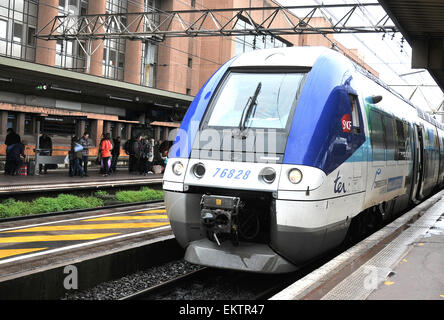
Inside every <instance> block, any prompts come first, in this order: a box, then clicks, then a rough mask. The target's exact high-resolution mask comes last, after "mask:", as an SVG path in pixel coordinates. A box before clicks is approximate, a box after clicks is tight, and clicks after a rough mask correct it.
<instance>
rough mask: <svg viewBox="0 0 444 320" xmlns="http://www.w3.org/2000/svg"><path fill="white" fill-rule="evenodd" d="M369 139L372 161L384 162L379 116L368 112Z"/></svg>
mask: <svg viewBox="0 0 444 320" xmlns="http://www.w3.org/2000/svg"><path fill="white" fill-rule="evenodd" d="M369 118H370V123H369V124H370V139H371V142H372V152H373V161H384V160H385V143H384V131H383V129H382V118H381V114H380V113H378V112H376V111H374V110H370V113H369Z"/></svg>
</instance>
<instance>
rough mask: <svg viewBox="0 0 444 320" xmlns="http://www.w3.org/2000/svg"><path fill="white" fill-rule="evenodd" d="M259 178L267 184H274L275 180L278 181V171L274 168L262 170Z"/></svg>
mask: <svg viewBox="0 0 444 320" xmlns="http://www.w3.org/2000/svg"><path fill="white" fill-rule="evenodd" d="M259 176H260V177H261V178H262V180H264V182H266V183H270V184H271V183H273V181H274V179H276V171H275V170H274V169H273V168H270V167H267V168H264V169H262V171H261V172H260V173H259Z"/></svg>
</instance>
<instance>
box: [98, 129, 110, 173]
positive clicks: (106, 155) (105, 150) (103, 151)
mask: <svg viewBox="0 0 444 320" xmlns="http://www.w3.org/2000/svg"><path fill="white" fill-rule="evenodd" d="M112 148H113V145H112V143H111V135H110V134H109V133H107V134H105V138H104V139H103V140H102V142H101V143H100V155H101V156H102V163H103V171H104V175H103V176H104V177H106V176H108V175H109V169H110V159H111V150H112Z"/></svg>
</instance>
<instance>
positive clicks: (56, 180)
mask: <svg viewBox="0 0 444 320" xmlns="http://www.w3.org/2000/svg"><path fill="white" fill-rule="evenodd" d="M88 175H89V176H88V177H79V176H75V177H70V176H69V175H68V172H67V170H54V171H52V170H50V171H48V173H47V174H42V175H38V176H36V175H34V176H7V175H3V174H2V175H1V178H0V196H1V195H8V194H13V193H16V192H39V191H54V190H70V189H82V188H97V187H113V186H115V185H119V186H129V185H146V184H152V183H161V182H162V175H157V174H156V175H155V174H150V175H146V176H144V175H140V174H138V173H134V174H133V173H131V174H130V173H128V169H121V170H119V171H117V172H116V173H113V174H111V175H109V176H106V177H104V176H103V175H102V174H100V173H99V171H98V169H91V170H89V171H88Z"/></svg>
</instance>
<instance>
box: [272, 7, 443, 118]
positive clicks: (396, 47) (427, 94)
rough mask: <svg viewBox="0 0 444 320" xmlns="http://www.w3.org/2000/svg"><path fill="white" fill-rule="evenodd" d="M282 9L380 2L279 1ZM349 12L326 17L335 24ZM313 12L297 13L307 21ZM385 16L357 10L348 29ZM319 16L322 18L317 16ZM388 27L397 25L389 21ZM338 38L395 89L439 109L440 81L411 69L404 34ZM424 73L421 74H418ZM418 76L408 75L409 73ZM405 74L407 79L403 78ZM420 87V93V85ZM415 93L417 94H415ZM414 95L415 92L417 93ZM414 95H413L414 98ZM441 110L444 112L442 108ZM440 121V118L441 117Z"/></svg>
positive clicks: (380, 12)
mask: <svg viewBox="0 0 444 320" xmlns="http://www.w3.org/2000/svg"><path fill="white" fill-rule="evenodd" d="M276 2H278V3H280V4H281V5H282V6H302V5H319V4H322V3H323V4H344V3H347V4H354V3H375V2H377V0H278V1H276ZM348 10H349V9H343V8H338V9H326V10H325V11H324V14H325V15H326V16H327V17H330V18H331V19H332V21H333V22H334V23H336V22H337V21H338V19H341V18H342V17H343V16H344V14H345V13H346V12H347V11H348ZM308 12H309V10H297V11H295V12H294V13H295V14H296V15H297V16H298V17H301V18H303V17H304V16H305V15H306V14H307V13H308ZM384 15H385V12H384V10H383V9H382V7H379V8H377V7H367V8H365V9H363V10H362V11H361V10H356V11H355V13H354V14H353V16H352V18H351V19H350V20H349V22H348V23H347V25H348V26H363V25H365V26H370V25H371V24H376V22H378V21H379V20H380V19H381V18H382V17H383V16H384ZM315 16H321V14H317V15H315ZM387 25H394V24H393V22H391V21H389V22H388V23H387ZM334 38H335V39H336V40H337V41H339V42H340V43H341V44H342V45H344V46H345V47H347V48H348V49H358V50H359V53H360V55H361V56H363V57H364V61H365V62H366V63H367V64H368V65H370V66H371V67H372V68H373V69H375V70H376V71H377V72H379V77H380V78H381V80H382V81H384V82H385V83H386V84H388V85H390V86H391V87H392V88H393V89H394V90H396V91H397V92H399V93H400V94H402V95H403V96H404V97H406V98H407V99H409V98H410V97H411V99H410V100H411V101H412V102H413V103H414V104H416V105H418V106H420V107H421V108H422V109H424V110H426V111H431V110H436V109H437V108H438V106H439V105H440V104H441V102H442V101H443V99H444V94H443V92H442V91H441V89H440V88H439V87H438V86H437V84H436V82H435V81H434V80H433V78H432V77H431V76H430V74H429V72H428V71H427V70H424V69H411V56H412V50H411V48H410V46H409V44H408V43H407V41H405V40H404V41H402V38H403V37H402V34H401V33H396V34H394V37H393V34H386V35H385V37H383V35H382V34H381V33H374V34H373V33H371V34H362V33H361V34H335V35H334ZM421 70H424V71H423V72H420V73H418V71H421ZM411 72H415V73H414V74H410V75H405V74H406V73H411ZM400 75H403V76H400ZM401 85H402V86H401ZM418 85H425V86H426V87H424V86H422V87H419V88H418V89H417V90H416V91H415V89H416V86H418ZM414 91H415V92H414ZM413 92H414V93H413ZM412 94H413V96H412ZM441 109H444V107H442V108H441ZM437 118H438V117H437Z"/></svg>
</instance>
